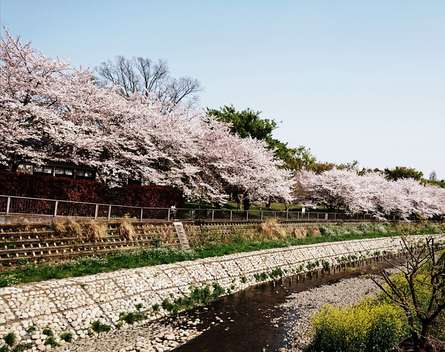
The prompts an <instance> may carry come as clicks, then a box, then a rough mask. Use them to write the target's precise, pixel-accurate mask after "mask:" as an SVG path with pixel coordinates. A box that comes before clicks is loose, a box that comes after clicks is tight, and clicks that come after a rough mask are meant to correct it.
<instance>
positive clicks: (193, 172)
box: [0, 33, 291, 202]
mask: <svg viewBox="0 0 445 352" xmlns="http://www.w3.org/2000/svg"><path fill="white" fill-rule="evenodd" d="M0 135H2V136H4V138H2V139H1V140H0V163H3V164H4V165H6V166H7V167H9V169H10V170H11V171H15V170H16V169H17V167H18V166H19V165H20V164H33V165H41V164H45V163H48V162H69V163H73V164H77V165H84V166H89V167H91V168H94V169H95V170H96V173H97V175H98V177H99V179H100V180H101V181H103V182H106V183H108V184H110V185H117V184H122V183H126V182H127V181H128V180H141V181H142V182H144V183H153V184H160V185H170V186H173V187H176V188H178V189H180V190H182V191H183V192H184V194H185V195H186V196H187V197H189V198H200V199H205V200H209V201H212V202H224V201H225V200H226V199H227V193H228V192H229V191H230V189H234V188H236V189H239V190H240V191H242V192H246V193H249V195H250V196H251V197H252V199H257V200H264V199H266V198H268V197H275V198H278V199H282V200H286V201H288V200H290V199H291V192H290V189H291V179H290V174H289V173H288V172H286V171H285V170H283V169H282V168H281V165H280V163H279V162H277V161H276V160H275V158H274V156H273V155H272V154H271V152H269V151H268V150H267V149H266V148H265V145H264V144H263V143H262V142H260V141H258V140H255V139H252V138H244V139H243V138H240V137H238V136H235V135H232V134H231V133H230V128H229V126H228V125H227V124H224V123H221V122H217V121H215V120H214V119H213V118H211V117H209V116H207V115H206V113H205V112H204V111H202V110H192V109H187V108H185V107H181V106H176V107H169V108H168V109H166V107H165V103H164V102H162V101H159V100H158V99H156V97H153V96H151V95H149V94H140V93H138V92H135V93H133V94H129V95H128V96H122V95H121V94H119V87H114V86H110V87H101V86H98V85H97V84H96V83H95V81H94V77H93V74H92V72H90V71H89V70H83V69H76V68H73V67H71V66H70V65H68V64H67V63H64V62H62V61H60V60H53V59H50V58H48V57H46V56H45V55H43V54H41V53H39V52H38V51H36V50H34V49H33V48H32V47H31V45H30V44H29V43H23V42H22V41H20V40H19V39H15V38H13V37H12V36H11V35H10V34H8V33H6V36H5V38H4V39H3V41H2V42H1V43H0Z"/></svg>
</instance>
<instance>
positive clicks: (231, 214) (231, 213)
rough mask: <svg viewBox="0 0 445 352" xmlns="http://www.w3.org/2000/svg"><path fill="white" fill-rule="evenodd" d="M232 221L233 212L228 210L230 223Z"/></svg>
mask: <svg viewBox="0 0 445 352" xmlns="http://www.w3.org/2000/svg"><path fill="white" fill-rule="evenodd" d="M232 220H233V210H230V221H232Z"/></svg>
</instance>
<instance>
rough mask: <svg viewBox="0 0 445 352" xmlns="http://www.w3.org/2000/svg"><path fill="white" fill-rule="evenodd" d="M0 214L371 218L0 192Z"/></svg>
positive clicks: (303, 219) (189, 218) (192, 218)
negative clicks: (133, 203) (147, 204)
mask: <svg viewBox="0 0 445 352" xmlns="http://www.w3.org/2000/svg"><path fill="white" fill-rule="evenodd" d="M0 214H3V215H6V216H12V215H29V216H41V217H85V218H93V219H108V220H111V219H118V218H124V217H128V218H133V219H136V220H139V221H173V220H182V221H232V222H235V221H264V220H266V219H268V218H276V219H279V220H283V221H301V222H306V221H307V222H319V221H374V220H375V219H374V218H373V217H372V216H371V215H368V214H361V215H349V214H345V213H331V212H312V211H311V212H305V213H303V212H301V211H274V210H261V209H259V210H248V211H245V210H233V209H199V208H197V209H189V208H177V209H176V210H172V209H171V208H149V207H137V206H128V205H117V204H102V203H90V202H77V201H68V200H58V199H47V198H32V197H19V196H7V195H0Z"/></svg>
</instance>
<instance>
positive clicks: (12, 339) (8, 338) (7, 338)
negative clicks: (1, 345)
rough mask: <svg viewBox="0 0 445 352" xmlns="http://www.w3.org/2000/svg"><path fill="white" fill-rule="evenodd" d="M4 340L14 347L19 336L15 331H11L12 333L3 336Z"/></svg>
mask: <svg viewBox="0 0 445 352" xmlns="http://www.w3.org/2000/svg"><path fill="white" fill-rule="evenodd" d="M3 341H5V343H6V344H7V345H8V346H9V347H12V346H14V345H15V343H16V341H17V336H16V335H15V334H14V333H13V332H10V333H8V334H6V335H5V336H3Z"/></svg>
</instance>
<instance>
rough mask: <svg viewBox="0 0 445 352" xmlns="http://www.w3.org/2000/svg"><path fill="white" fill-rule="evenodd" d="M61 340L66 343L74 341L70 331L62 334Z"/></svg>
mask: <svg viewBox="0 0 445 352" xmlns="http://www.w3.org/2000/svg"><path fill="white" fill-rule="evenodd" d="M60 338H61V339H62V340H63V341H65V342H71V341H73V333H72V332H70V331H65V332H62V333H61V334H60Z"/></svg>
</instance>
